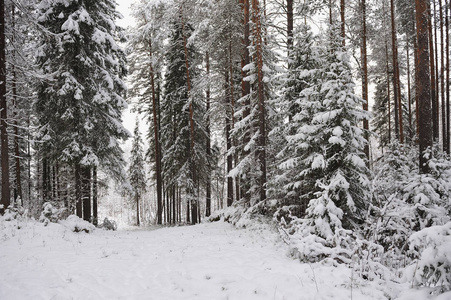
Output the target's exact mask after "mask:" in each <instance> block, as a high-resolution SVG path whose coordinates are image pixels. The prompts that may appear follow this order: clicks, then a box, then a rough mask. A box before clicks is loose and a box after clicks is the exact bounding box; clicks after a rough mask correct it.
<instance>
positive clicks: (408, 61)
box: [406, 41, 413, 141]
mask: <svg viewBox="0 0 451 300" xmlns="http://www.w3.org/2000/svg"><path fill="white" fill-rule="evenodd" d="M409 48H410V47H409V41H407V43H406V55H407V57H406V61H407V100H408V103H409V119H408V120H409V139H410V141H412V140H413V130H412V93H411V86H410V53H409Z"/></svg>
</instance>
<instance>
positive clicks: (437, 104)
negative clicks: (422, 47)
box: [433, 1, 440, 143]
mask: <svg viewBox="0 0 451 300" xmlns="http://www.w3.org/2000/svg"><path fill="white" fill-rule="evenodd" d="M437 24H438V22H437V2H436V1H434V25H433V27H434V57H435V70H434V72H435V115H436V116H437V117H436V118H437V131H438V132H439V135H440V102H439V99H440V86H439V76H440V75H439V72H438V45H437V40H438V36H437ZM436 142H437V143H438V142H439V136H437V140H436Z"/></svg>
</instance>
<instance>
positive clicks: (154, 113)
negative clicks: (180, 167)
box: [149, 40, 163, 224]
mask: <svg viewBox="0 0 451 300" xmlns="http://www.w3.org/2000/svg"><path fill="white" fill-rule="evenodd" d="M149 56H150V61H151V63H150V85H151V86H152V116H153V130H154V139H155V141H154V142H155V149H154V155H155V168H156V170H155V172H156V179H157V224H162V223H163V220H162V215H163V208H162V206H163V203H162V202H163V199H162V193H163V192H162V178H161V146H160V134H159V116H158V115H157V96H156V92H155V72H154V69H153V63H152V62H153V59H152V56H153V51H152V41H151V40H149Z"/></svg>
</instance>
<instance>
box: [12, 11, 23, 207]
mask: <svg viewBox="0 0 451 300" xmlns="http://www.w3.org/2000/svg"><path fill="white" fill-rule="evenodd" d="M11 27H12V29H13V30H16V6H15V5H14V4H13V5H12V8H11ZM14 42H15V34H12V35H11V44H13V45H14ZM11 55H12V60H13V63H12V64H11V75H12V83H11V84H12V93H13V107H14V156H15V157H14V161H15V169H16V170H15V171H16V175H15V178H16V180H15V181H16V182H15V195H14V200H16V201H17V199H18V198H20V199H21V200H22V203H23V199H22V182H21V179H22V178H21V169H20V145H19V143H20V142H19V121H18V119H19V113H18V111H19V106H18V103H17V97H18V94H17V74H16V66H15V61H16V50H15V49H13V50H12V51H11Z"/></svg>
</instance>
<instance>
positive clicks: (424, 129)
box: [415, 0, 432, 173]
mask: <svg viewBox="0 0 451 300" xmlns="http://www.w3.org/2000/svg"><path fill="white" fill-rule="evenodd" d="M415 8H416V25H417V41H418V49H417V52H418V68H416V72H417V78H418V82H417V91H418V93H417V97H418V104H419V125H420V132H419V146H420V157H419V163H420V172H421V173H428V172H429V166H428V164H427V162H428V158H427V157H425V156H424V154H425V151H426V150H427V149H428V148H432V122H431V121H432V120H431V118H432V111H431V109H432V103H431V86H430V85H431V80H430V74H429V73H430V65H429V63H430V59H429V49H428V47H429V45H428V43H429V41H428V40H429V33H428V3H427V0H416V1H415Z"/></svg>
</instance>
